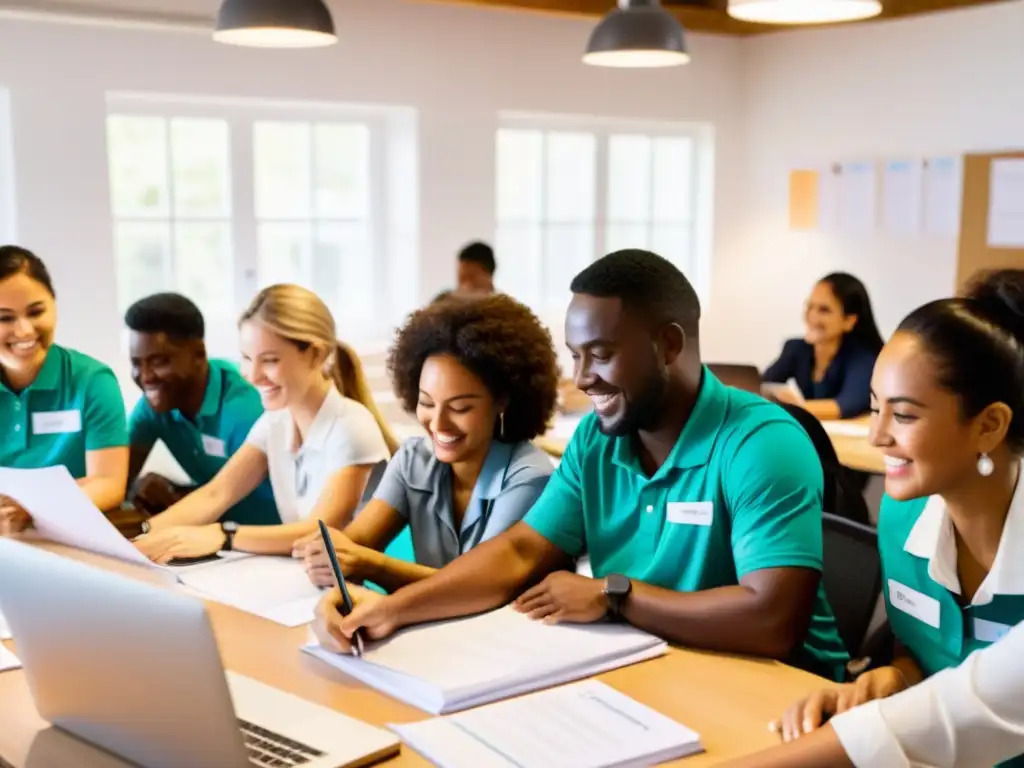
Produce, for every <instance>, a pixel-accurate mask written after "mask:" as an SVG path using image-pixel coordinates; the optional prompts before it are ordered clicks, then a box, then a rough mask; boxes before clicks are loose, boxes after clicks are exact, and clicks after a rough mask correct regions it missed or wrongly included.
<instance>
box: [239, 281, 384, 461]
mask: <svg viewBox="0 0 1024 768" xmlns="http://www.w3.org/2000/svg"><path fill="white" fill-rule="evenodd" d="M247 320H256V321H258V322H260V323H262V324H263V325H265V326H266V327H267V328H269V329H270V330H271V331H273V332H274V333H276V334H277V335H278V336H280V337H281V338H283V339H288V341H290V342H292V343H293V344H296V345H298V346H299V347H301V348H303V349H305V348H308V347H316V348H317V349H320V350H321V351H323V352H324V354H325V355H326V357H327V362H328V365H327V366H325V368H324V374H325V375H326V376H327V377H328V378H330V379H331V381H333V382H334V386H335V387H336V388H337V389H338V391H339V392H340V393H341V394H342V395H343V396H344V397H348V398H351V399H352V400H355V401H356V402H358V403H362V404H363V405H364V406H366V408H367V409H369V411H370V413H372V414H373V418H374V419H375V420H376V421H377V426H378V427H380V431H381V434H382V435H383V436H384V442H385V443H387V446H388V451H390V452H391V453H392V454H394V453H395V451H397V450H398V441H397V440H396V439H395V436H394V435H393V434H392V433H391V429H390V428H389V427H388V424H387V422H386V421H385V420H384V417H383V416H381V413H380V410H379V409H378V408H377V403H376V402H374V399H373V393H372V392H371V391H370V385H369V384H368V383H367V381H366V376H365V374H364V373H363V366H362V363H360V361H359V355H357V354H356V353H355V352H354V351H353V350H352V348H351V347H349V346H348V345H347V344H345V343H343V342H341V341H339V340H338V336H337V331H336V328H335V325H334V316H333V315H331V311H330V310H329V309H328V308H327V305H326V304H324V302H323V300H322V299H321V298H320V297H319V296H317V295H316V294H315V293H313V292H312V291H310V290H308V289H306V288H303V287H302V286H299V285H292V284H290V283H278V284H277V285H271V286H268V287H266V288H264V289H263V290H262V291H260V292H259V293H257V294H256V297H255V298H254V299H253V300H252V302H251V303H250V304H249V307H248V308H247V309H246V310H245V312H243V313H242V316H241V317H240V318H239V320H238V322H239V324H241V323H244V322H245V321H247Z"/></svg>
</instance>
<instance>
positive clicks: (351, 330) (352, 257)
mask: <svg viewBox="0 0 1024 768" xmlns="http://www.w3.org/2000/svg"><path fill="white" fill-rule="evenodd" d="M375 272H376V268H375V262H374V260H373V255H372V253H371V252H370V233H369V227H368V226H367V225H366V224H364V223H362V222H358V223H356V222H352V223H348V222H347V223H337V224H335V223H331V224H321V225H319V227H318V228H317V237H316V245H315V248H314V251H313V284H314V285H315V286H316V290H317V292H318V293H319V294H320V298H322V299H323V300H324V302H325V303H326V304H327V306H328V307H330V308H331V312H332V313H333V314H334V320H335V322H336V323H337V326H338V335H339V336H340V338H342V339H347V338H351V337H354V336H359V335H360V334H362V335H364V336H365V335H366V334H367V332H369V331H372V329H373V328H374V327H375V326H376V325H378V324H379V321H380V318H379V317H378V314H379V313H378V312H377V309H378V307H379V305H378V302H377V281H376V273H375Z"/></svg>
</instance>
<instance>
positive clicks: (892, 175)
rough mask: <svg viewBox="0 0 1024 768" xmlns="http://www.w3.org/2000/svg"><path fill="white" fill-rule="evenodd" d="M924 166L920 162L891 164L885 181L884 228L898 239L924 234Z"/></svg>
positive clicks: (886, 171) (896, 162)
mask: <svg viewBox="0 0 1024 768" xmlns="http://www.w3.org/2000/svg"><path fill="white" fill-rule="evenodd" d="M923 170H924V169H923V164H922V162H921V161H920V160H889V161H887V162H886V163H885V170H884V172H883V177H882V226H883V228H884V229H885V231H886V232H888V233H891V234H894V235H913V234H917V233H918V232H920V230H921V214H922V197H923V191H924V190H923V176H924V173H923Z"/></svg>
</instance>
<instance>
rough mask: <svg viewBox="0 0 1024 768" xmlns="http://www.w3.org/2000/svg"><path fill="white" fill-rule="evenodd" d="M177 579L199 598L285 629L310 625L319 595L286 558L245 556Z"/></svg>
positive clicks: (298, 563) (298, 564) (300, 569)
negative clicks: (212, 601) (237, 610)
mask: <svg viewBox="0 0 1024 768" xmlns="http://www.w3.org/2000/svg"><path fill="white" fill-rule="evenodd" d="M178 578H179V580H180V581H181V583H182V584H184V585H185V586H186V587H189V588H190V589H192V590H194V591H195V592H197V593H199V594H200V595H202V596H203V597H206V598H208V599H210V600H215V601H217V602H219V603H224V604H225V605H231V606H234V607H235V608H239V609H240V610H243V611H246V612H247V613H253V614H256V615H257V616H262V617H263V618H265V619H269V620H270V621H274V622H276V623H278V624H284V625H285V626H288V627H298V626H301V625H303V624H308V623H309V622H311V621H312V620H313V609H314V608H315V607H316V604H317V601H318V600H319V599H320V596H321V594H322V593H321V591H320V589H319V588H318V587H315V586H314V585H313V584H311V583H310V581H309V577H308V576H307V575H306V570H305V568H304V567H303V565H302V562H301V561H299V560H294V559H292V558H290V557H270V556H253V557H247V558H245V559H242V560H236V561H234V562H229V563H221V564H218V565H217V566H216V567H209V568H202V569H197V570H192V571H188V572H185V573H181V574H179V576H178Z"/></svg>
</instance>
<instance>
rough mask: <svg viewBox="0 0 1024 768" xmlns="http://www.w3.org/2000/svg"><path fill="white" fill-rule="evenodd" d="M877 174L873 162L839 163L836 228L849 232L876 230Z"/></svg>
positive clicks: (864, 232) (858, 232)
mask: <svg viewBox="0 0 1024 768" xmlns="http://www.w3.org/2000/svg"><path fill="white" fill-rule="evenodd" d="M877 204H878V173H877V169H876V167H875V164H874V163H873V162H869V161H857V162H849V163H843V164H842V170H841V173H840V178H839V227H840V229H842V230H843V231H844V232H848V233H852V234H869V233H871V232H874V230H875V208H876V206H877Z"/></svg>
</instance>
